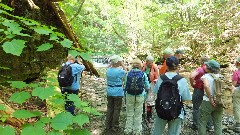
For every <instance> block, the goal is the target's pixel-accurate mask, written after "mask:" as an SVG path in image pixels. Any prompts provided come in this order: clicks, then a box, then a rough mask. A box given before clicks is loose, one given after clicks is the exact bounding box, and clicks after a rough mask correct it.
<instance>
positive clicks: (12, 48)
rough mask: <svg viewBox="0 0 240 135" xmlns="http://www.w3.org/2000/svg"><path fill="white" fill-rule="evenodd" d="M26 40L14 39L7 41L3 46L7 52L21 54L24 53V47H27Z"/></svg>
mask: <svg viewBox="0 0 240 135" xmlns="http://www.w3.org/2000/svg"><path fill="white" fill-rule="evenodd" d="M25 42H26V41H24V40H18V39H13V40H12V41H10V42H8V41H7V42H5V43H4V44H3V45H2V47H3V50H4V51H5V52H6V53H10V54H13V55H17V56H20V54H21V53H22V50H23V48H24V47H25Z"/></svg>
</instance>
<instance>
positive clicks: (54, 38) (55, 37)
mask: <svg viewBox="0 0 240 135" xmlns="http://www.w3.org/2000/svg"><path fill="white" fill-rule="evenodd" d="M58 39H59V38H58V36H57V34H54V33H52V34H50V39H49V40H58Z"/></svg>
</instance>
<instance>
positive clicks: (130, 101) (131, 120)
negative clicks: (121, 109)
mask: <svg viewBox="0 0 240 135" xmlns="http://www.w3.org/2000/svg"><path fill="white" fill-rule="evenodd" d="M143 103H144V96H143V95H138V96H133V95H129V94H127V95H126V105H127V121H126V126H125V130H124V132H125V133H126V134H130V133H133V134H137V135H140V134H141V132H142V113H143V112H142V104H143Z"/></svg>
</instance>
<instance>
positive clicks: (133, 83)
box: [125, 70, 144, 95]
mask: <svg viewBox="0 0 240 135" xmlns="http://www.w3.org/2000/svg"><path fill="white" fill-rule="evenodd" d="M143 74H144V73H143V72H142V71H134V70H131V71H130V72H129V73H128V76H127V82H126V87H125V91H126V92H127V93H128V94H131V95H139V94H142V92H143V91H144V78H143V77H144V76H143Z"/></svg>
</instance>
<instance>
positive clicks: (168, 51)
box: [163, 48, 173, 54]
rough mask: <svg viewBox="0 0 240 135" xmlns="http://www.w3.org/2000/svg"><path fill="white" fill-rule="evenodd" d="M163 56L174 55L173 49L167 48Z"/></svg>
mask: <svg viewBox="0 0 240 135" xmlns="http://www.w3.org/2000/svg"><path fill="white" fill-rule="evenodd" d="M163 54H173V51H172V49H171V48H166V49H165V50H164V51H163Z"/></svg>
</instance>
